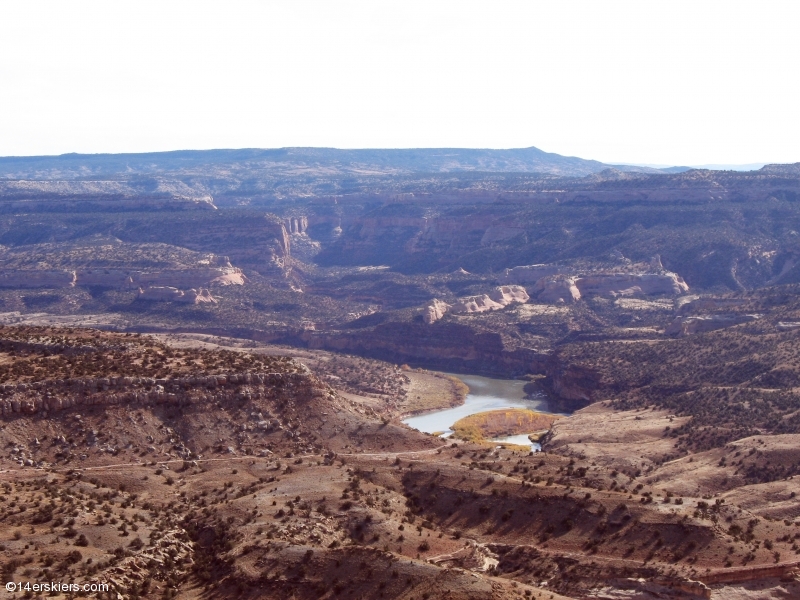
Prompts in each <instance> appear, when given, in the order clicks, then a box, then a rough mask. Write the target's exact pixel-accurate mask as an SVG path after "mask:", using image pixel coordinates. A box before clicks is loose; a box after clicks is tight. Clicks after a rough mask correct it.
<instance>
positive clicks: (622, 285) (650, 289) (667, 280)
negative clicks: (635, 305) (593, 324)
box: [575, 271, 689, 298]
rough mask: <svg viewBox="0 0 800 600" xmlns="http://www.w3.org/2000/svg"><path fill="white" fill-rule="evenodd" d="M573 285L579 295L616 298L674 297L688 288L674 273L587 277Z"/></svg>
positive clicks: (579, 279)
mask: <svg viewBox="0 0 800 600" xmlns="http://www.w3.org/2000/svg"><path fill="white" fill-rule="evenodd" d="M575 285H576V286H577V287H578V289H579V290H580V292H581V295H583V296H585V295H587V294H595V295H598V296H605V297H612V298H616V297H618V296H633V295H635V294H645V295H658V294H669V295H676V294H682V293H685V292H688V291H689V286H688V285H686V282H685V281H684V280H683V279H682V278H681V277H680V276H679V275H678V274H676V273H670V272H668V271H666V272H664V273H643V274H630V273H613V274H609V275H587V276H584V277H579V278H578V279H576V281H575Z"/></svg>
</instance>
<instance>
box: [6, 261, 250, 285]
mask: <svg viewBox="0 0 800 600" xmlns="http://www.w3.org/2000/svg"><path fill="white" fill-rule="evenodd" d="M246 281H247V277H245V275H244V273H243V272H242V270H241V269H239V268H237V267H233V266H226V267H198V268H189V269H168V270H164V271H138V270H132V269H94V268H87V269H78V270H75V271H72V270H50V271H47V270H37V269H15V270H8V271H0V287H2V288H14V289H27V288H52V289H58V288H67V287H75V286H76V285H90V286H98V287H110V288H117V289H122V288H134V289H135V288H137V287H140V286H172V287H178V288H192V287H194V288H197V287H200V286H209V285H244V283H245V282H246Z"/></svg>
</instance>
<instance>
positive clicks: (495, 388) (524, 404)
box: [403, 373, 549, 450]
mask: <svg viewBox="0 0 800 600" xmlns="http://www.w3.org/2000/svg"><path fill="white" fill-rule="evenodd" d="M448 375H450V376H452V377H457V378H458V379H460V380H461V381H463V382H464V383H465V384H466V385H467V387H469V393H468V394H467V397H466V398H465V400H464V404H462V405H461V406H456V407H454V408H446V409H444V410H435V411H431V412H428V413H424V414H421V415H415V416H413V417H409V418H407V419H404V420H403V423H405V424H406V425H408V426H409V427H413V428H414V429H418V430H420V431H424V432H425V433H437V432H444V433H443V435H445V436H447V435H450V434H451V433H453V431H452V429H450V427H451V426H452V425H453V423H455V422H456V421H458V420H459V419H463V418H464V417H468V416H469V415H474V414H475V413H480V412H486V411H487V410H496V409H500V408H528V409H530V410H536V411H539V412H549V411H548V407H547V400H546V398H545V396H544V395H543V394H541V395H538V396H536V397H534V398H530V399H529V398H526V394H525V392H524V391H523V389H522V388H523V387H524V386H525V382H524V381H519V380H517V379H491V378H489V377H481V376H479V375H456V374H453V373H448ZM531 433H533V432H531ZM492 441H496V442H498V443H502V442H505V443H509V444H521V445H530V446H531V447H532V448H533V449H534V450H538V449H540V446H539V444H534V443H531V442H530V441H529V440H528V436H527V435H514V436H509V437H506V438H497V439H495V440H492Z"/></svg>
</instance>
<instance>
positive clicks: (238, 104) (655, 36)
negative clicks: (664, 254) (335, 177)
mask: <svg viewBox="0 0 800 600" xmlns="http://www.w3.org/2000/svg"><path fill="white" fill-rule="evenodd" d="M798 23H800V2H796V1H786V2H766V1H764V0H760V1H758V2H756V1H752V2H740V1H735V0H727V1H724V2H702V1H698V0H693V1H690V2H679V1H675V0H670V1H669V2H657V1H655V0H648V1H642V0H637V1H635V2H610V1H600V0H594V1H589V2H570V1H566V0H553V1H550V2H535V1H533V0H529V1H525V2H501V1H498V0H494V1H490V2H489V1H487V2H470V1H466V0H458V1H456V2H445V1H440V2H437V1H435V0H425V1H422V2H415V1H412V0H402V1H399V2H392V1H386V0H379V1H378V0H371V1H365V2H359V1H336V0H326V1H321V2H313V1H304V0H287V1H285V2H269V1H266V0H264V1H259V2H245V1H242V2H236V1H232V0H225V1H222V0H220V1H217V2H205V1H201V0H192V1H190V2H179V1H174V0H173V1H165V0H159V1H158V2H147V1H143V0H136V1H135V2H124V1H121V0H114V1H113V2H108V1H102V2H79V1H70V0H61V1H58V2H37V1H34V0H24V1H19V2H17V1H10V0H6V1H3V2H2V3H0V155H26V154H58V153H64V152H142V151H154V150H172V149H182V148H241V147H262V148H269V147H280V146H335V147H343V148H356V147H441V146H449V147H455V146H457V147H488V148H512V147H527V146H537V147H539V148H541V149H543V150H547V151H550V152H558V153H560V154H568V155H574V156H581V157H584V158H594V159H598V160H603V161H607V162H638V163H660V164H703V163H754V162H798V161H800V110H799V107H800V93H799V92H798V90H800V83H798V81H797V79H798V75H797V73H798V66H797V63H798V59H800V35H798V30H797V28H798Z"/></svg>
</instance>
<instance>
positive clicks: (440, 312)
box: [422, 298, 450, 325]
mask: <svg viewBox="0 0 800 600" xmlns="http://www.w3.org/2000/svg"><path fill="white" fill-rule="evenodd" d="M448 308H450V305H449V304H447V303H446V302H442V301H441V300H439V299H437V298H434V299H433V301H432V302H431V303H430V304H429V305H428V306H426V307H425V312H424V313H423V315H422V318H423V320H424V321H425V322H426V323H427V324H428V325H430V324H431V323H435V322H436V321H438V320H439V319H441V318H442V317H443V316H444V313H446V312H447V309H448Z"/></svg>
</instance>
